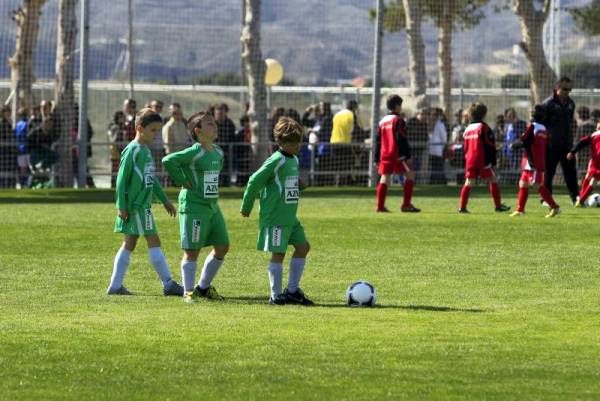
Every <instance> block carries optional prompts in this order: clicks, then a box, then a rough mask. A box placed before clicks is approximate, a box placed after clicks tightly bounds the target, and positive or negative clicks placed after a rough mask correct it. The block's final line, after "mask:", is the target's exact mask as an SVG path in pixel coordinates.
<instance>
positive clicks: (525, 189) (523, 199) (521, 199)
mask: <svg viewBox="0 0 600 401" xmlns="http://www.w3.org/2000/svg"><path fill="white" fill-rule="evenodd" d="M528 197H529V184H528V183H527V182H525V181H519V194H518V195H517V212H520V213H525V204H527V198H528Z"/></svg>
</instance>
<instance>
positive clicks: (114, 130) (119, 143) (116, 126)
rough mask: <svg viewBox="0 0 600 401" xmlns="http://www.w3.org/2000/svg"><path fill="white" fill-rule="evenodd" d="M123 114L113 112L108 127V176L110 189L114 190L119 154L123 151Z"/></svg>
mask: <svg viewBox="0 0 600 401" xmlns="http://www.w3.org/2000/svg"><path fill="white" fill-rule="evenodd" d="M125 120H126V117H125V113H123V112H122V111H121V110H118V111H115V113H114V114H113V119H112V121H111V123H110V124H109V125H108V132H107V134H108V142H109V144H110V145H109V149H110V164H111V176H110V187H111V188H114V187H115V185H116V183H117V174H118V173H119V160H120V159H121V152H122V151H123V149H125V145H126V142H125V138H126V132H125Z"/></svg>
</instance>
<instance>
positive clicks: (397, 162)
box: [375, 95, 421, 213]
mask: <svg viewBox="0 0 600 401" xmlns="http://www.w3.org/2000/svg"><path fill="white" fill-rule="evenodd" d="M386 106H387V108H388V110H389V111H390V114H388V115H387V116H385V117H384V118H382V119H381V121H379V130H378V131H377V138H376V140H377V143H376V149H375V161H376V162H378V163H379V170H378V172H379V175H381V179H380V180H379V185H377V209H376V211H377V212H389V210H388V209H387V208H386V207H385V198H386V196H387V191H388V186H389V185H390V182H391V178H392V174H399V175H403V176H404V177H405V180H404V202H403V203H402V207H401V208H400V210H401V211H402V212H409V213H416V212H420V211H421V209H418V208H416V207H414V206H413V204H412V203H411V198H412V193H413V188H414V186H415V173H414V171H413V170H412V161H411V160H410V146H409V145H408V140H407V138H406V124H405V123H404V120H403V119H402V117H400V112H401V111H402V98H401V97H400V96H398V95H390V96H388V98H387V101H386Z"/></svg>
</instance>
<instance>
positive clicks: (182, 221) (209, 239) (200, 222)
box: [179, 208, 229, 249]
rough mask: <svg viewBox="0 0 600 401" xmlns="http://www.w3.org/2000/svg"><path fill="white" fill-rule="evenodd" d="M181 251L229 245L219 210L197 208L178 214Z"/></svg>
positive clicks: (223, 220)
mask: <svg viewBox="0 0 600 401" xmlns="http://www.w3.org/2000/svg"><path fill="white" fill-rule="evenodd" d="M179 235H180V237H181V248H182V249H200V248H203V247H205V246H208V245H229V236H228V235H227V227H226V226H225V219H224V218H223V214H222V213H221V209H219V208H216V209H215V210H212V209H210V208H198V209H197V210H195V211H193V212H179Z"/></svg>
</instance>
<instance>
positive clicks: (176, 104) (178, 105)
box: [171, 102, 181, 109]
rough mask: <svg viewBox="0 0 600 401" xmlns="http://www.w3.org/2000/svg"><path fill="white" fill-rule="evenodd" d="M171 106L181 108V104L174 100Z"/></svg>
mask: <svg viewBox="0 0 600 401" xmlns="http://www.w3.org/2000/svg"><path fill="white" fill-rule="evenodd" d="M171 107H177V108H178V109H180V108H181V105H180V104H179V103H177V102H173V103H171Z"/></svg>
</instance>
